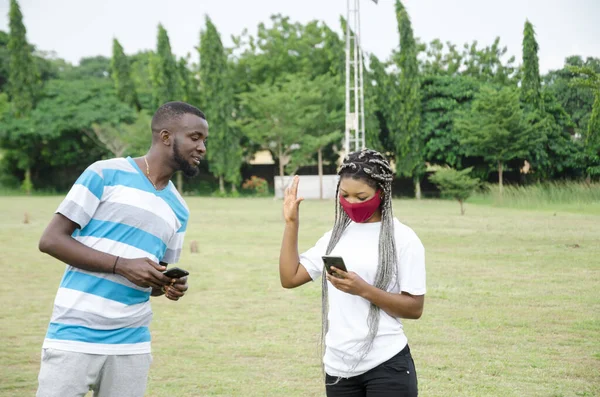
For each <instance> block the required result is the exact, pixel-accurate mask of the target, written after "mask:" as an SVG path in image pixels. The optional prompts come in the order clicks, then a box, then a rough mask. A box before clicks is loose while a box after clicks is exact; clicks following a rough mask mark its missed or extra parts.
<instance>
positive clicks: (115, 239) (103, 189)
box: [43, 157, 189, 355]
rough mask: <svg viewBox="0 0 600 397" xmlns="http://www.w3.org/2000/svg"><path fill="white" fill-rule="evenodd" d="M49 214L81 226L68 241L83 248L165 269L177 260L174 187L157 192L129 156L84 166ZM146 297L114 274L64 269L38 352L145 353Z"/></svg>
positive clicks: (181, 226)
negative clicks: (163, 264)
mask: <svg viewBox="0 0 600 397" xmlns="http://www.w3.org/2000/svg"><path fill="white" fill-rule="evenodd" d="M56 212H57V213H61V214H62V215H64V216H66V217H67V218H69V219H71V220H72V221H73V222H76V223H77V224H78V225H79V226H80V229H76V230H75V232H74V233H73V237H74V238H75V239H77V240H78V241H80V242H81V243H83V244H85V245H87V246H89V247H92V248H94V249H96V250H98V251H102V252H106V253H110V254H112V255H118V256H120V257H122V258H130V259H132V258H141V257H147V258H149V259H151V260H153V261H155V262H159V261H161V262H166V263H175V262H177V261H178V260H179V255H180V253H181V248H182V245H183V238H184V234H185V230H186V226H187V221H188V216H189V210H188V207H187V205H186V204H185V201H184V200H183V198H182V197H181V196H180V195H179V193H178V192H177V189H175V187H174V186H173V184H172V183H171V182H169V185H168V186H167V187H166V188H164V189H163V190H160V191H157V190H156V189H154V186H152V184H151V183H150V181H149V180H148V178H146V176H145V175H144V173H143V172H142V171H141V170H140V169H139V167H138V166H137V164H136V163H135V161H133V159H132V158H130V157H128V158H126V159H125V158H115V159H110V160H104V161H98V162H96V163H94V164H92V165H91V166H89V167H88V168H87V169H86V170H85V171H84V172H83V173H82V174H81V176H80V177H79V179H77V181H76V182H75V184H74V185H73V187H72V188H71V190H70V191H69V193H68V194H67V196H66V197H65V199H64V200H63V202H62V203H61V204H60V206H59V207H58V209H57V210H56ZM151 291H152V290H151V288H141V287H138V286H136V285H135V284H133V283H131V282H130V281H129V280H127V279H126V278H125V277H122V276H120V275H114V274H110V273H95V272H88V271H84V270H81V269H78V268H75V267H73V266H67V267H66V269H65V274H64V276H63V278H62V281H61V283H60V287H59V288H58V292H57V294H56V299H55V301H54V310H53V313H52V319H51V320H50V325H49V327H48V332H47V334H46V339H45V340H44V344H43V347H44V348H54V349H59V350H67V351H74V352H81V353H89V354H106V355H118V354H144V353H149V352H150V331H149V329H148V326H149V325H150V321H151V319H152V309H151V307H150V293H151Z"/></svg>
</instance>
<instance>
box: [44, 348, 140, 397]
mask: <svg viewBox="0 0 600 397" xmlns="http://www.w3.org/2000/svg"><path fill="white" fill-rule="evenodd" d="M151 362H152V355H151V354H133V355H127V356H103V355H96V354H85V353H74V352H68V351H63V350H56V349H42V364H41V367H40V373H39V376H38V382H39V386H38V390H37V394H36V396H37V397H80V396H85V395H86V394H87V393H88V392H89V391H90V390H92V391H93V395H94V397H109V396H110V397H117V396H118V397H143V396H144V392H145V391H146V383H147V381H148V372H149V370H150V363H151Z"/></svg>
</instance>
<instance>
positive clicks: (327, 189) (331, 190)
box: [275, 175, 339, 199]
mask: <svg viewBox="0 0 600 397" xmlns="http://www.w3.org/2000/svg"><path fill="white" fill-rule="evenodd" d="M293 178H294V177H293V176H284V177H283V189H285V188H286V187H287V186H289V184H290V183H291V182H292V179H293ZM338 178H339V176H338V175H323V198H324V199H333V198H335V189H336V187H337V183H338ZM283 189H282V178H281V177H280V176H276V177H275V198H278V199H281V198H283ZM298 197H304V198H305V199H318V198H319V176H318V175H300V182H299V184H298Z"/></svg>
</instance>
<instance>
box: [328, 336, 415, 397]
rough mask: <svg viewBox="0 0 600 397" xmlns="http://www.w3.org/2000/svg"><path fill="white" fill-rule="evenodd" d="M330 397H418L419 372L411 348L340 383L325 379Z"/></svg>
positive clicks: (341, 380)
mask: <svg viewBox="0 0 600 397" xmlns="http://www.w3.org/2000/svg"><path fill="white" fill-rule="evenodd" d="M325 379H326V383H327V385H326V386H325V389H326V391H327V397H416V396H417V372H416V370H415V363H414V361H413V359H412V356H411V355H410V348H409V347H408V345H406V347H405V348H404V349H402V350H401V351H400V353H398V354H396V355H395V356H394V357H392V358H390V359H389V360H387V361H386V362H384V363H382V364H379V365H378V366H376V367H375V368H373V369H371V370H369V371H367V372H365V373H364V374H361V375H358V376H353V377H351V378H341V379H340V380H339V382H337V383H336V384H334V385H331V384H332V383H335V381H336V380H337V377H335V376H329V375H327V376H326V377H325Z"/></svg>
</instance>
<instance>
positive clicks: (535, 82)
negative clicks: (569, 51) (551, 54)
mask: <svg viewBox="0 0 600 397" xmlns="http://www.w3.org/2000/svg"><path fill="white" fill-rule="evenodd" d="M538 50H539V46H538V43H537V41H536V40H535V30H534V29H533V25H532V24H531V22H529V21H528V20H527V21H525V28H524V29H523V79H522V81H521V100H522V102H523V103H524V104H525V105H526V106H528V107H531V108H533V109H537V110H542V107H543V103H542V94H541V92H542V85H541V83H540V66H539V59H538Z"/></svg>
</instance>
